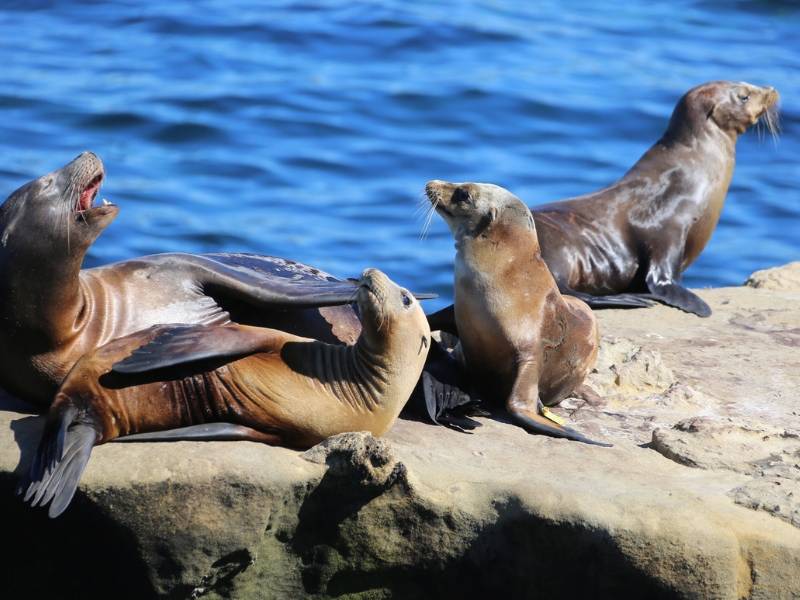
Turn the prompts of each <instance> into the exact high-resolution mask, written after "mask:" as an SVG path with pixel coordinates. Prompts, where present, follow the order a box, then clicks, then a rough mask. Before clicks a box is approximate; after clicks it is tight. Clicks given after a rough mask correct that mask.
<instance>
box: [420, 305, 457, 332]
mask: <svg viewBox="0 0 800 600" xmlns="http://www.w3.org/2000/svg"><path fill="white" fill-rule="evenodd" d="M426 317H427V318H428V325H429V326H430V328H431V331H444V332H446V333H449V334H450V335H454V336H456V337H458V327H457V326H456V307H455V304H451V305H450V306H447V307H445V308H443V309H442V310H439V311H436V312H435V313H431V314H429V315H426Z"/></svg>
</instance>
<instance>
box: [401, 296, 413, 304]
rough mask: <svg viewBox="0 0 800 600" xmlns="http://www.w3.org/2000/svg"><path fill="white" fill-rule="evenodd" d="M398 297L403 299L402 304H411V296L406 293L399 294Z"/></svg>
mask: <svg viewBox="0 0 800 600" xmlns="http://www.w3.org/2000/svg"><path fill="white" fill-rule="evenodd" d="M400 297H401V298H402V299H403V306H411V298H409V297H408V296H407V295H406V294H400Z"/></svg>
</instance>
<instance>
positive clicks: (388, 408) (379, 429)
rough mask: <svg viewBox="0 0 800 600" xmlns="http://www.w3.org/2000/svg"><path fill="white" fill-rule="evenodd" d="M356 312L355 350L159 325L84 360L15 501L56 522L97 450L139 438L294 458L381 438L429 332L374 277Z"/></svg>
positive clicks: (364, 285) (55, 408)
mask: <svg viewBox="0 0 800 600" xmlns="http://www.w3.org/2000/svg"><path fill="white" fill-rule="evenodd" d="M358 306H359V308H360V311H361V316H362V324H363V329H362V331H361V335H360V336H359V338H358V341H357V342H356V344H355V345H352V346H343V345H331V344H325V343H323V342H319V341H316V340H310V339H307V338H301V337H297V336H294V335H291V334H288V333H285V332H283V331H278V330H275V329H264V328H256V327H250V326H245V325H237V324H230V325H225V326H222V327H220V326H202V325H194V326H183V327H182V326H177V327H176V326H156V327H154V328H151V329H148V330H145V331H141V332H138V333H134V334H131V335H128V336H126V337H123V338H120V339H117V340H114V341H112V342H110V343H108V344H106V345H105V346H102V347H101V348H99V349H97V350H94V351H92V352H89V353H88V354H87V355H86V356H84V357H83V358H81V359H80V360H79V361H78V362H77V363H76V364H75V367H74V368H73V369H72V370H71V371H70V373H69V375H68V376H67V377H66V379H65V380H64V382H63V384H62V385H61V388H60V389H59V391H58V394H57V395H56V399H55V401H54V402H53V405H52V406H51V407H50V410H49V412H48V414H47V421H46V425H45V430H44V433H43V436H42V441H41V444H40V445H39V449H38V451H37V453H36V456H35V458H34V460H33V464H32V465H31V469H30V473H29V475H28V477H27V478H26V479H25V480H23V481H22V482H21V483H20V486H19V488H18V492H20V493H21V492H23V491H24V492H25V500H29V499H31V498H32V499H33V501H32V503H33V505H37V504H39V503H41V504H42V505H44V504H47V503H48V502H50V500H52V501H53V502H52V505H51V507H50V511H49V514H50V516H51V517H55V516H57V515H58V514H60V513H61V512H62V511H63V510H64V509H65V508H66V507H67V505H68V504H69V502H70V500H71V499H72V496H73V494H74V493H75V489H76V488H77V485H78V482H79V480H80V477H81V474H82V473H83V469H84V467H85V466H86V463H87V461H88V460H89V455H90V453H91V450H92V447H93V446H95V445H98V444H103V443H105V442H107V441H109V440H112V439H114V438H117V437H119V436H126V435H129V434H141V432H148V431H159V430H165V429H173V430H175V431H173V432H171V434H172V435H173V439H215V440H218V439H247V440H253V441H261V442H266V443H269V444H278V445H283V446H292V447H310V446H313V445H314V444H317V443H319V442H321V441H322V440H324V439H325V438H327V437H329V436H331V435H335V434H338V433H343V432H346V431H370V432H372V434H373V435H376V436H378V435H382V434H384V433H385V432H386V431H387V430H388V429H389V427H391V425H392V423H394V421H395V419H396V418H397V415H398V414H399V413H400V410H401V409H402V408H403V405H404V404H405V402H406V400H407V399H408V397H409V395H410V394H411V391H412V389H413V388H414V386H415V385H416V383H417V380H418V379H419V377H420V374H421V372H422V367H423V364H424V363H425V358H426V356H427V354H428V347H429V345H430V342H431V340H430V329H429V328H428V322H427V320H426V319H425V314H424V313H423V311H422V309H421V308H420V306H419V303H418V302H417V301H416V300H415V299H414V297H413V295H412V294H411V293H410V292H409V291H408V290H406V289H403V288H401V287H399V286H398V285H396V284H395V283H393V282H392V281H390V280H389V278H388V277H386V275H384V274H383V273H381V272H380V271H378V270H376V269H367V270H366V271H364V273H363V274H362V276H361V279H360V280H359V282H358ZM126 357H127V358H126ZM115 363H116V364H115ZM112 366H113V372H112ZM209 424H210V425H209ZM177 428H184V429H182V430H181V429H177ZM143 436H146V434H143V435H139V436H138V437H139V439H142V437H143ZM159 439H163V437H162V438H159Z"/></svg>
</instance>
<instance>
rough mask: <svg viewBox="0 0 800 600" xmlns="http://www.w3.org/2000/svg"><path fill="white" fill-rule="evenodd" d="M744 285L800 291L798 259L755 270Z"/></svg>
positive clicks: (799, 263) (781, 290) (782, 290)
mask: <svg viewBox="0 0 800 600" xmlns="http://www.w3.org/2000/svg"><path fill="white" fill-rule="evenodd" d="M744 285H748V286H750V287H754V288H762V289H766V290H776V291H779V292H800V261H797V262H791V263H789V264H787V265H783V266H780V267H773V268H772V269H764V270H762V271H756V272H755V273H753V274H752V275H750V277H749V278H748V279H747V281H745V282H744Z"/></svg>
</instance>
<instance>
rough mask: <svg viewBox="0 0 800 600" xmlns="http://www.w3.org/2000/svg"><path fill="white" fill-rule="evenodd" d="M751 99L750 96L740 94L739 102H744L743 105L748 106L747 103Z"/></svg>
mask: <svg viewBox="0 0 800 600" xmlns="http://www.w3.org/2000/svg"><path fill="white" fill-rule="evenodd" d="M749 99H750V94H739V100H741V101H742V104H747V101H748V100H749Z"/></svg>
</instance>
